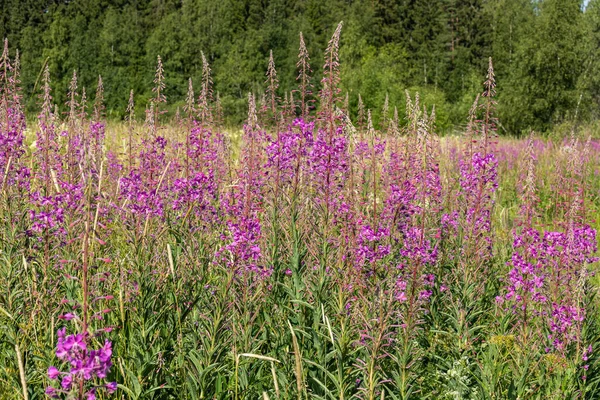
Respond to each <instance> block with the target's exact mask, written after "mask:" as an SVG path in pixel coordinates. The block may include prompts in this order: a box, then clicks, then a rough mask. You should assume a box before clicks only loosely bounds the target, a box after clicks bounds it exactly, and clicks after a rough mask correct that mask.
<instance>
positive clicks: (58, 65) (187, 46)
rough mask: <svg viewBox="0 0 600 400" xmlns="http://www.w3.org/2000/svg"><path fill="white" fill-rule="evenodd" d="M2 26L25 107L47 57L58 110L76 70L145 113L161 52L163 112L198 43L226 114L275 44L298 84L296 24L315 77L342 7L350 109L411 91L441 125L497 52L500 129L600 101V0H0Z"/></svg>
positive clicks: (537, 122)
mask: <svg viewBox="0 0 600 400" xmlns="http://www.w3.org/2000/svg"><path fill="white" fill-rule="evenodd" d="M0 4H1V5H2V7H1V8H2V13H0V37H6V38H8V41H9V43H10V45H11V51H14V49H17V48H18V49H19V51H20V57H21V60H20V61H21V68H22V71H21V79H22V84H23V87H24V95H25V97H26V101H27V107H28V109H29V110H35V109H36V108H37V107H38V106H37V103H38V97H37V94H36V92H38V91H39V77H40V72H41V70H42V68H43V67H44V66H45V65H46V64H47V65H48V66H49V69H50V73H51V77H52V86H53V88H54V89H55V90H54V93H55V101H56V103H57V104H58V106H59V109H60V108H62V109H63V110H65V111H66V106H65V103H66V102H67V98H66V96H67V92H68V86H69V82H70V80H71V76H72V74H73V71H74V70H76V71H77V74H78V76H79V82H80V85H81V86H85V87H86V88H87V93H93V92H94V91H95V86H96V82H97V81H98V75H101V76H102V80H103V82H104V90H105V92H104V97H105V102H106V107H107V113H108V116H109V117H113V118H122V117H123V116H124V115H125V110H126V108H127V102H128V98H129V93H130V90H133V92H134V94H135V99H136V104H137V107H138V109H137V110H136V111H137V113H138V114H139V115H143V113H144V109H145V108H146V107H147V105H148V102H149V101H150V99H151V98H152V96H153V94H152V86H153V76H154V68H155V66H156V59H157V56H158V55H160V56H161V58H162V60H163V63H164V70H165V92H164V93H165V95H166V97H167V101H168V103H169V107H170V112H171V113H173V114H174V113H175V109H176V108H177V107H181V108H183V105H184V103H185V97H186V92H187V89H188V79H189V78H192V81H193V82H198V84H199V83H200V80H201V76H202V66H203V64H202V54H204V55H205V57H206V59H207V60H208V63H210V65H211V68H212V72H213V80H214V87H215V91H216V92H218V93H219V98H220V100H221V104H222V107H223V111H224V116H225V118H226V119H227V121H228V122H229V123H239V122H240V121H241V120H242V119H243V118H244V115H245V112H246V109H247V93H248V92H254V93H256V94H257V98H260V97H261V95H262V94H263V93H264V92H265V90H266V86H267V85H266V83H265V82H266V80H267V77H266V72H267V68H268V62H269V54H270V51H272V52H273V60H274V65H275V68H276V70H277V74H278V78H279V81H280V83H279V87H278V89H277V90H278V92H279V93H278V96H279V98H281V99H283V98H284V97H287V94H290V93H292V92H293V91H294V90H295V89H296V88H297V86H298V82H297V79H296V78H297V75H298V71H297V68H296V63H297V61H298V47H299V34H300V32H302V34H303V37H304V40H305V43H306V47H307V50H308V53H309V56H310V59H311V67H312V70H313V78H312V82H311V83H312V85H313V86H314V92H315V93H316V92H317V90H318V89H319V87H320V79H321V75H322V73H321V69H322V68H321V67H322V65H323V52H324V50H325V48H326V46H327V41H328V40H329V38H330V37H331V34H332V33H333V31H334V29H335V27H336V25H337V24H338V22H339V21H344V28H343V32H342V36H341V37H342V38H341V47H340V62H341V77H342V81H341V88H342V91H343V93H347V94H348V107H349V110H350V114H351V115H352V116H353V117H355V116H356V113H357V109H358V102H359V100H358V99H359V94H360V96H361V99H362V101H363V102H364V106H365V107H366V108H368V109H371V110H372V112H373V116H374V118H375V119H376V120H377V119H380V114H381V110H382V108H383V106H384V103H386V98H387V99H388V100H387V103H388V104H389V105H391V106H392V107H393V106H397V107H398V108H400V107H403V105H404V104H405V91H406V90H408V91H409V92H413V93H414V92H417V91H418V92H419V93H420V95H421V98H422V100H423V102H424V104H426V105H429V106H431V105H434V104H435V106H436V115H437V120H438V126H439V128H441V129H442V130H446V131H448V130H451V129H455V128H460V126H461V124H464V121H465V119H466V115H467V114H468V110H469V107H470V106H471V104H472V102H473V99H474V98H475V96H476V94H477V93H479V92H480V91H481V87H482V82H481V76H482V75H483V74H484V73H485V70H486V67H487V62H488V58H489V57H492V58H493V60H494V66H495V70H496V77H497V81H498V88H499V90H498V102H499V110H498V111H499V117H500V118H499V120H500V125H499V128H500V129H499V130H500V132H501V133H502V132H503V133H509V134H523V133H526V132H528V131H529V130H530V129H535V130H537V131H547V130H549V129H551V128H552V127H553V126H555V125H557V124H561V123H565V122H568V123H581V122H586V121H593V120H595V119H597V118H598V114H599V113H600V59H599V57H598V55H600V0H590V1H589V2H584V1H583V0H371V1H359V0H328V1H320V0H268V1H267V0H112V1H109V0H86V1H83V0H0Z"/></svg>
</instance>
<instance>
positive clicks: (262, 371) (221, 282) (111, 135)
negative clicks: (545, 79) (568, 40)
mask: <svg viewBox="0 0 600 400" xmlns="http://www.w3.org/2000/svg"><path fill="white" fill-rule="evenodd" d="M341 32H342V24H339V25H337V28H336V29H335V31H334V33H333V36H332V38H331V40H330V41H329V42H328V43H327V46H326V51H325V57H324V61H323V68H322V71H323V74H322V80H321V82H320V85H319V88H320V89H319V88H314V87H312V86H311V82H313V80H312V79H311V75H310V71H311V66H310V60H309V57H308V51H307V49H306V47H305V46H304V45H303V41H302V40H300V46H299V47H300V51H299V55H298V57H297V59H296V66H295V68H294V69H295V70H296V71H297V74H298V79H297V82H298V86H297V87H296V88H295V90H296V91H295V98H296V100H295V102H292V101H290V97H289V96H288V97H287V99H286V96H285V95H284V96H281V94H282V93H281V92H282V89H281V86H282V85H283V84H282V83H280V81H279V77H278V74H277V70H276V68H275V61H274V60H275V56H274V54H273V55H270V57H269V63H268V68H267V71H268V72H267V82H266V85H265V86H266V89H265V91H264V93H265V96H264V101H262V103H263V106H262V107H259V106H258V105H257V102H256V98H255V95H254V94H252V93H250V94H248V95H247V103H246V105H247V108H248V113H247V119H246V121H245V123H244V125H243V129H242V130H241V131H233V130H226V129H224V128H223V115H222V114H223V113H222V109H221V105H220V104H221V103H220V102H219V101H218V100H219V98H218V97H217V96H216V93H215V91H214V88H213V83H212V74H211V69H210V65H209V63H208V60H207V59H206V57H202V55H201V59H202V71H201V74H200V78H199V79H197V85H196V87H194V85H193V82H192V81H191V80H190V81H189V82H188V86H187V91H186V95H185V99H186V101H185V102H184V103H183V106H182V107H181V112H180V113H179V114H178V115H177V117H176V118H175V117H172V116H171V117H170V116H169V115H168V114H166V112H165V111H166V110H167V109H168V105H169V102H168V97H166V96H165V91H167V88H168V87H169V84H170V81H169V79H167V78H166V77H165V69H164V67H163V64H162V60H161V58H160V57H159V58H158V59H157V66H156V69H155V74H154V78H153V79H150V81H152V82H153V83H151V84H150V85H151V86H152V89H151V91H150V92H149V94H148V96H149V97H150V101H149V102H148V105H147V106H146V110H145V122H144V123H141V121H139V120H138V119H137V118H136V115H135V112H134V110H135V103H134V102H135V97H134V96H133V95H132V94H130V97H129V102H128V105H127V111H128V114H127V118H126V121H125V122H122V123H119V124H116V125H115V124H112V125H111V124H107V122H106V108H105V104H104V98H105V93H104V92H103V85H102V80H99V83H98V85H97V90H96V91H95V95H94V96H93V101H92V96H91V95H88V96H85V95H84V92H83V90H82V88H81V86H80V83H79V80H78V75H77V74H73V75H72V76H71V78H70V82H69V85H68V90H67V92H66V95H63V96H64V97H65V98H66V99H67V101H66V106H65V110H66V112H65V113H61V112H60V110H59V109H58V107H56V98H54V97H53V95H54V94H57V93H60V91H56V90H53V85H52V81H51V67H50V65H49V64H48V65H46V66H45V67H44V70H43V73H42V74H41V77H40V80H39V81H40V83H39V87H40V90H39V92H40V96H39V97H38V99H39V100H38V102H39V103H38V105H37V108H38V109H39V110H40V111H39V113H38V116H37V121H35V120H34V119H33V118H30V119H29V120H30V121H31V122H29V123H28V122H27V119H26V118H25V113H24V108H25V107H24V104H23V97H22V90H21V86H20V79H21V78H20V76H21V75H20V66H21V65H22V64H21V60H20V59H19V58H18V57H17V54H16V52H15V51H11V50H9V48H8V42H5V47H4V51H3V52H2V55H1V56H0V173H1V175H0V179H1V180H0V398H2V399H25V400H29V399H32V400H33V399H40V398H44V397H46V398H48V397H49V398H62V399H77V400H83V399H85V400H94V399H107V398H120V399H234V400H238V399H259V398H262V399H264V400H267V399H297V400H303V399H328V400H332V399H340V400H342V399H368V400H375V399H381V400H383V399H443V400H446V399H456V400H458V399H486V400H487V399H515V400H516V399H540V400H547V399H560V400H563V399H597V398H598V395H599V393H600V388H599V387H600V363H599V360H600V357H599V354H600V351H599V346H600V324H599V321H600V319H599V318H600V309H599V307H598V306H599V304H598V297H597V296H596V294H597V291H598V279H597V277H596V276H595V275H594V271H595V270H596V269H597V262H598V258H597V257H596V253H597V237H596V228H597V227H598V222H597V221H598V218H599V217H600V200H599V197H598V194H599V191H600V180H599V179H598V175H599V174H600V151H599V150H600V143H599V142H598V141H595V140H593V139H592V138H591V137H589V136H588V135H587V134H585V130H577V129H573V130H572V131H571V132H570V135H569V136H568V137H567V138H565V139H564V140H557V141H552V140H548V139H540V138H536V137H535V136H533V135H531V136H529V138H528V139H527V140H516V139H506V138H505V139H502V140H498V139H497V130H498V126H499V120H498V114H497V93H496V80H495V73H494V68H493V65H492V59H489V60H488V62H487V64H486V66H485V67H484V68H482V69H481V71H480V75H481V76H482V78H481V79H480V81H482V82H483V85H481V84H480V85H478V86H479V89H480V92H481V93H480V94H478V95H476V96H474V98H473V99H471V106H470V109H469V110H468V111H467V112H466V113H465V115H464V116H463V119H464V120H465V129H464V132H462V133H463V136H462V137H461V136H449V137H445V138H442V139H440V138H439V137H438V135H437V132H438V127H437V122H436V121H437V118H436V117H437V113H438V109H437V108H433V107H427V106H425V105H423V103H422V99H421V97H420V95H419V94H418V93H414V92H408V93H407V94H406V98H405V100H404V101H403V103H404V104H405V108H404V110H401V111H398V109H397V108H395V107H393V106H392V103H391V100H390V98H387V100H385V101H384V106H383V107H382V111H381V113H380V118H379V121H378V123H374V121H373V118H372V113H371V111H370V110H369V109H368V108H367V107H366V106H365V105H364V104H362V105H361V106H360V107H358V106H357V112H356V118H349V117H348V113H347V109H348V107H349V105H347V104H345V103H346V102H345V100H344V95H343V91H342V89H341V88H340V85H341V82H342V78H341V69H343V64H342V65H340V61H339V60H340V59H339V53H340V51H341V48H340V43H341V38H342V36H341ZM92 67H93V66H92ZM231 67H232V68H233V67H234V66H233V65H232V66H231ZM373 68H375V66H374V67H373ZM235 71H236V70H235V69H233V70H232V71H231V73H232V74H233V75H235ZM486 71H487V72H486ZM484 76H485V78H483V77H484ZM57 86H60V84H58V85H57ZM501 92H502V91H501V90H500V93H501ZM122 95H125V93H123V94H122ZM390 96H391V95H390ZM58 97H59V98H60V95H59V96H58ZM282 97H283V98H282ZM500 97H501V96H500ZM59 102H60V103H62V102H63V100H59ZM401 116H402V117H401ZM167 121H168V122H167Z"/></svg>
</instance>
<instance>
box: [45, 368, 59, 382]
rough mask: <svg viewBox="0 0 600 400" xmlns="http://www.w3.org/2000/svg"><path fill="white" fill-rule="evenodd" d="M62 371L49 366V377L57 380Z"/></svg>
mask: <svg viewBox="0 0 600 400" xmlns="http://www.w3.org/2000/svg"><path fill="white" fill-rule="evenodd" d="M59 374H60V371H59V370H58V368H56V367H48V378H49V379H52V380H55V379H58V376H59Z"/></svg>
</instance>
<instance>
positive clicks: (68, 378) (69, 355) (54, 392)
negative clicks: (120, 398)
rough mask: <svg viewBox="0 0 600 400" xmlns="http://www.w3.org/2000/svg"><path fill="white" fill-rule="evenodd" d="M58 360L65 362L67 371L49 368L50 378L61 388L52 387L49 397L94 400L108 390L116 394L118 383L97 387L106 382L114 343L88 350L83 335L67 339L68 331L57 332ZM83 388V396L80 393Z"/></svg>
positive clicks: (107, 341)
mask: <svg viewBox="0 0 600 400" xmlns="http://www.w3.org/2000/svg"><path fill="white" fill-rule="evenodd" d="M57 337H58V342H57V345H56V357H57V358H58V359H59V360H60V361H62V362H63V365H64V368H65V369H64V370H63V372H61V371H60V370H59V369H58V368H57V367H54V366H50V367H49V368H48V378H49V379H50V380H52V381H56V382H57V384H59V385H60V387H54V386H49V387H47V388H46V394H47V395H48V396H50V397H52V398H58V397H59V395H60V394H64V395H66V396H67V397H68V396H69V395H76V394H79V395H80V396H85V398H88V399H89V398H95V397H94V396H95V394H96V393H97V391H98V390H105V391H106V392H107V393H108V394H110V393H113V392H114V391H115V390H116V387H117V385H116V382H110V383H108V384H98V381H99V380H103V379H106V377H107V375H108V372H109V370H110V368H111V366H112V362H111V356H112V343H111V342H110V341H109V340H106V341H105V342H104V345H103V346H102V347H101V348H99V349H96V350H92V349H89V348H88V345H87V343H86V335H85V334H83V333H78V334H73V335H67V334H66V328H62V329H60V330H59V331H58V332H57ZM80 388H83V391H84V392H83V393H79V390H80Z"/></svg>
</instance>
